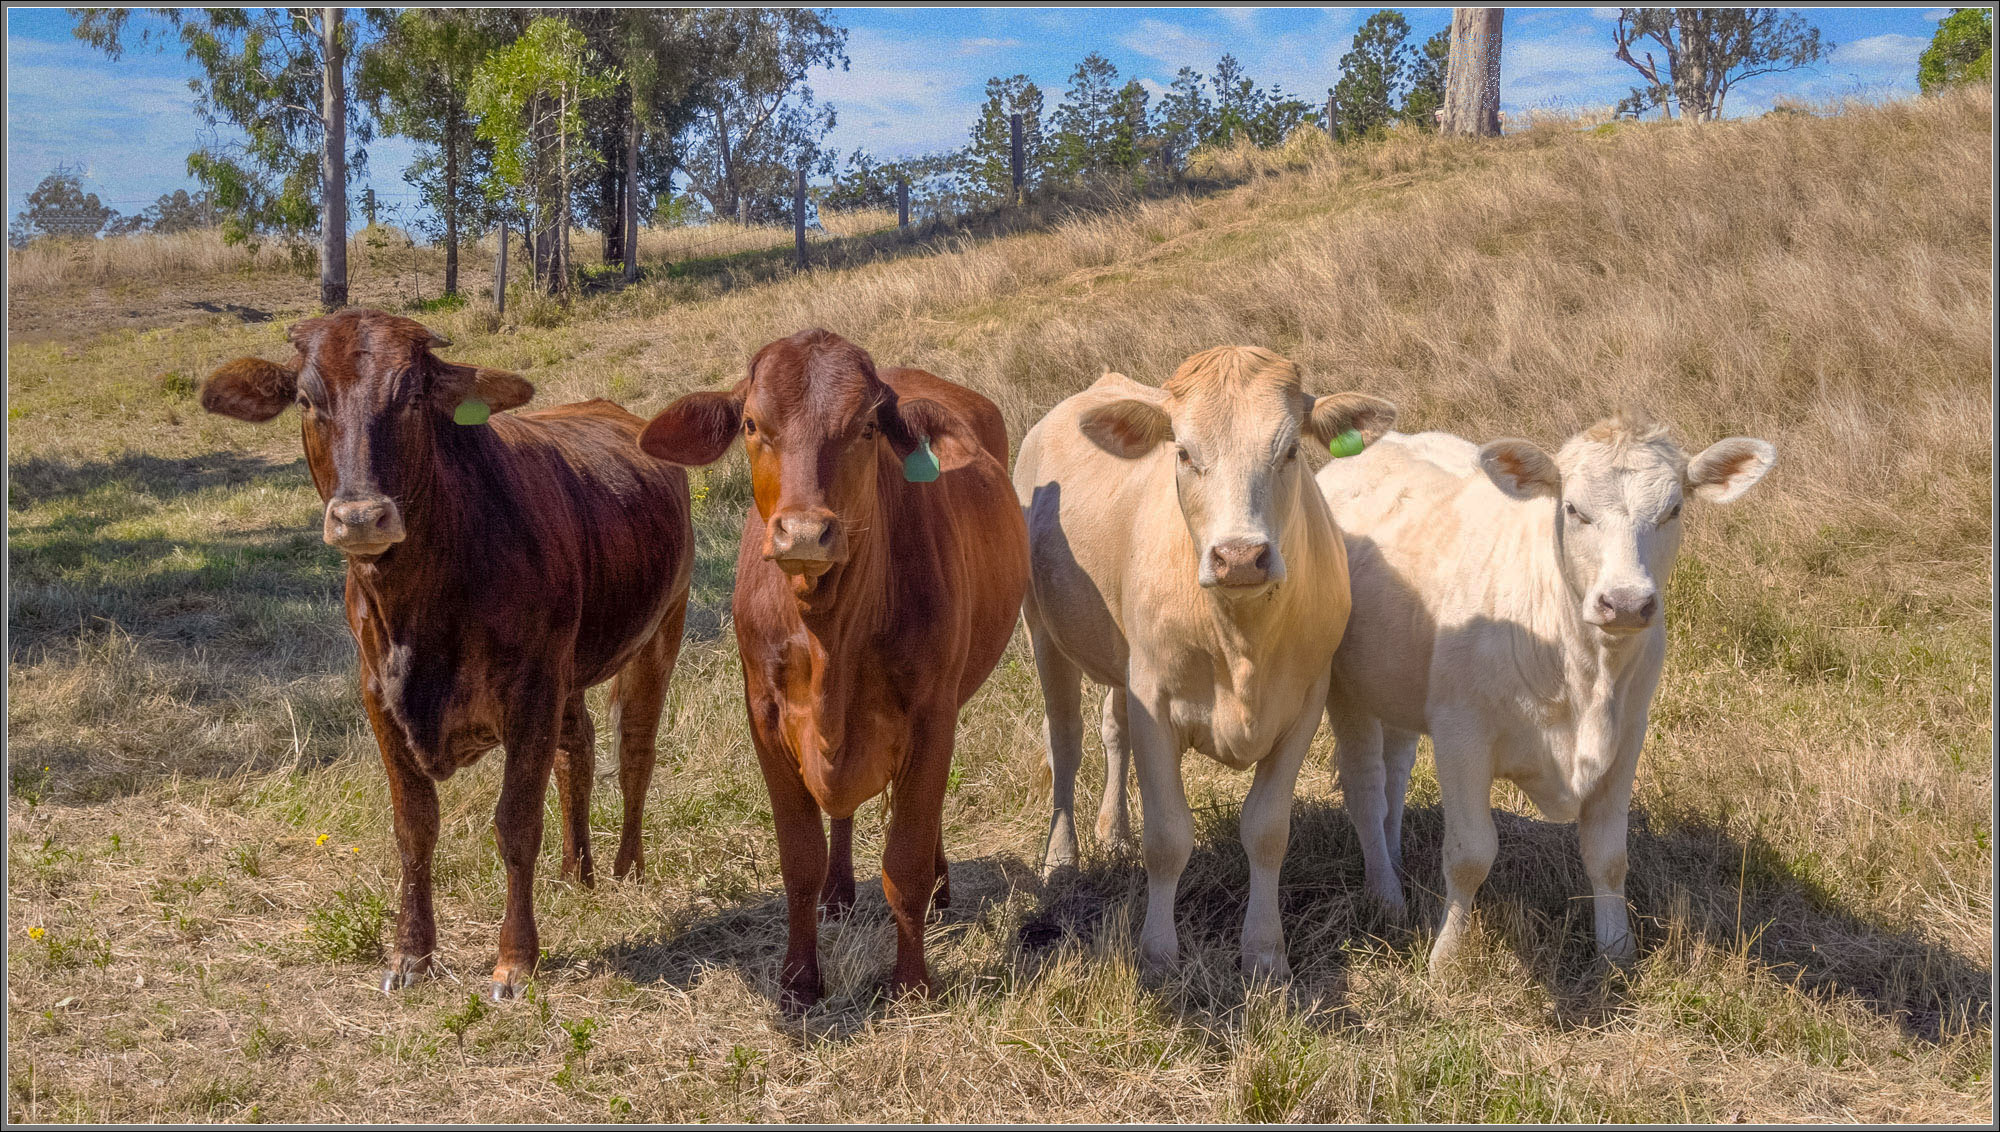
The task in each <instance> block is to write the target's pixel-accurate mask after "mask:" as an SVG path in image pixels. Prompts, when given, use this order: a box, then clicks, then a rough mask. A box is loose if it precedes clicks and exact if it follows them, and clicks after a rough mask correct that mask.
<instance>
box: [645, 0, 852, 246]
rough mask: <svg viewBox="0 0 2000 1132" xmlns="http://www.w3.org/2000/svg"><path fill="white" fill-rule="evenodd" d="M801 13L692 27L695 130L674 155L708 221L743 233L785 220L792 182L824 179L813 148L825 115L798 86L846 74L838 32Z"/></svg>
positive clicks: (706, 19)
mask: <svg viewBox="0 0 2000 1132" xmlns="http://www.w3.org/2000/svg"><path fill="white" fill-rule="evenodd" d="M831 16H832V13H831V12H828V11H825V10H818V11H815V10H812V9H808V8H712V9H705V10H703V11H702V12H700V13H699V15H698V16H697V17H696V21H697V33H698V36H699V42H700V43H701V44H702V47H703V50H704V52H705V53H706V54H707V56H708V59H709V64H708V67H707V68H706V69H705V71H706V74H707V76H708V77H707V79H706V80H705V81H703V82H702V83H701V84H700V94H699V96H698V98H697V102H698V105H699V114H698V116H697V118H696V129H695V131H694V133H693V136H692V138H691V140H690V143H689V145H688V147H687V149H686V150H685V151H684V153H683V160H682V162H681V167H682V171H683V172H685V173H686V174H687V176H688V179H689V183H690V188H691V189H692V191H693V192H695V193H696V194H697V195H699V196H701V197H702V198H703V199H705V200H706V201H707V202H708V204H709V207H710V209H711V210H713V211H714V212H715V214H716V215H718V216H732V217H733V216H737V215H739V214H740V215H742V216H743V217H744V218H745V219H748V220H750V221H751V222H753V223H757V222H768V221H775V220H782V219H786V218H789V217H790V215H791V203H792V192H793V184H794V178H796V176H797V175H798V170H799V168H800V167H801V166H804V167H805V168H806V171H807V175H808V176H827V175H829V174H831V173H832V172H833V166H834V154H833V153H832V152H831V151H826V150H823V149H822V148H821V146H820V142H821V140H822V139H824V138H825V137H826V134H827V131H829V130H831V129H832V128H833V123H834V113H833V108H832V107H830V106H824V105H820V104H819V103H817V102H815V101H814V98H813V92H812V87H811V85H810V84H809V83H807V81H806V78H807V76H808V75H810V74H812V73H813V72H814V71H817V70H819V69H821V68H827V69H832V68H835V67H838V68H840V69H841V70H846V69H847V51H846V45H847V30H846V29H845V28H842V27H839V26H837V25H836V24H834V23H833V21H832V19H831Z"/></svg>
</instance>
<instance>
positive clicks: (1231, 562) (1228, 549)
mask: <svg viewBox="0 0 2000 1132" xmlns="http://www.w3.org/2000/svg"><path fill="white" fill-rule="evenodd" d="M1275 559H1276V554H1275V552H1274V551H1273V550H1272V547H1271V544H1270V542H1268V541H1266V540H1264V539H1247V538H1236V539H1223V540H1222V541H1220V542H1217V543H1216V544H1215V545H1213V546H1211V547H1209V548H1208V560H1207V561H1206V562H1205V563H1203V565H1204V566H1205V567H1206V569H1204V570H1203V571H1202V573H1203V574H1204V575H1206V576H1205V577H1204V578H1203V579H1202V582H1203V584H1204V585H1212V586H1221V587H1223V588H1225V589H1231V590H1244V589H1249V588H1251V587H1255V586H1262V585H1265V584H1267V583H1269V582H1274V581H1276V580H1277V577H1276V574H1277V571H1276V570H1275V569H1274V568H1273V566H1274V562H1275ZM1211 579H1212V580H1211Z"/></svg>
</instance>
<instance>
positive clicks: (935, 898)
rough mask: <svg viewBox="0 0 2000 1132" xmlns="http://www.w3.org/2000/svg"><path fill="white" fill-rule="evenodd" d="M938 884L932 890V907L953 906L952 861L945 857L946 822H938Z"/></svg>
mask: <svg viewBox="0 0 2000 1132" xmlns="http://www.w3.org/2000/svg"><path fill="white" fill-rule="evenodd" d="M936 869H937V886H936V887H935V888H934V889H932V891H931V907H933V908H949V907H951V862H949V861H947V860H945V859H944V823H943V822H942V820H940V822H939V823H938V846H937V865H936Z"/></svg>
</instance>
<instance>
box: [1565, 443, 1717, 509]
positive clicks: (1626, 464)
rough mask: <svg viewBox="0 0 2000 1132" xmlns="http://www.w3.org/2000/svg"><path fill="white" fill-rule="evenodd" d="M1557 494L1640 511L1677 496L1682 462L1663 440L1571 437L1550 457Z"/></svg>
mask: <svg viewBox="0 0 2000 1132" xmlns="http://www.w3.org/2000/svg"><path fill="white" fill-rule="evenodd" d="M1556 466H1557V467H1558V468H1559V469H1560V470H1561V472H1562V479H1563V493H1564V494H1565V495H1567V496H1570V497H1572V498H1574V499H1579V500H1585V501H1588V502H1592V503H1595V504H1597V505H1599V506H1612V505H1623V506H1626V507H1629V508H1633V509H1641V508H1646V507H1651V506H1657V505H1662V504H1664V503H1665V502H1666V501H1667V500H1669V499H1671V498H1672V497H1673V496H1674V494H1675V493H1676V492H1677V491H1678V490H1679V488H1680V483H1681V479H1682V477H1683V475H1684V473H1685V471H1686V469H1687V457H1686V456H1685V455H1683V454H1682V453H1681V450H1680V449H1679V448H1678V447H1676V446H1675V444H1674V443H1673V441H1671V440H1668V439H1667V438H1666V437H1665V436H1664V435H1655V436H1649V437H1646V438H1643V439H1633V438H1625V437H1618V438H1614V439H1611V440H1598V439H1591V438H1589V437H1577V438H1575V439H1572V440H1571V441H1570V442H1569V443H1568V444H1565V445H1563V448H1562V451H1561V452H1560V453H1558V454H1557V456H1556Z"/></svg>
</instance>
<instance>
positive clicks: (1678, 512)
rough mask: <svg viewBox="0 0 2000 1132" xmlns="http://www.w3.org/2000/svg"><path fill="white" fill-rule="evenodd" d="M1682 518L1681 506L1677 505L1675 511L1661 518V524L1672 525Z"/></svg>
mask: <svg viewBox="0 0 2000 1132" xmlns="http://www.w3.org/2000/svg"><path fill="white" fill-rule="evenodd" d="M1680 517H1681V505H1680V504H1678V503H1676V504H1674V507H1673V510H1671V511H1669V512H1667V513H1666V514H1665V515H1662V516H1660V522H1662V523H1671V522H1673V521H1674V520H1675V519H1678V518H1680Z"/></svg>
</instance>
